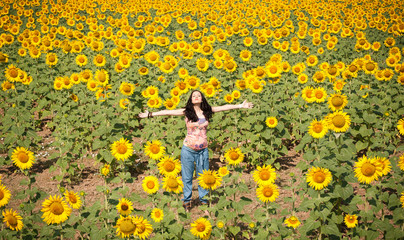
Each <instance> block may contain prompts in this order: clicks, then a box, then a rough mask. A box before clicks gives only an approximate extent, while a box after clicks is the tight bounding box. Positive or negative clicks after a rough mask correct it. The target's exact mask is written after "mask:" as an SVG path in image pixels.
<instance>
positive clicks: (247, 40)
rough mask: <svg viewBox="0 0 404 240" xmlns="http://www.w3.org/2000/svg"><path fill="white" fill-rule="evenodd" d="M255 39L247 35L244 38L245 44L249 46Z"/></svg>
mask: <svg viewBox="0 0 404 240" xmlns="http://www.w3.org/2000/svg"><path fill="white" fill-rule="evenodd" d="M253 42H254V40H253V39H252V38H251V37H246V38H244V40H243V43H244V46H246V47H249V46H251V45H252V44H253Z"/></svg>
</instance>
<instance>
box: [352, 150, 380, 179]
mask: <svg viewBox="0 0 404 240" xmlns="http://www.w3.org/2000/svg"><path fill="white" fill-rule="evenodd" d="M382 170H383V169H382V164H381V163H380V162H379V161H377V160H376V158H368V157H366V156H363V157H362V158H359V159H358V161H357V162H356V163H355V177H357V178H358V180H359V182H361V183H366V184H369V183H371V182H373V181H374V180H378V179H379V177H380V176H382V174H383V173H382Z"/></svg>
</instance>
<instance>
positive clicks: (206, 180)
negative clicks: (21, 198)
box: [198, 170, 222, 190]
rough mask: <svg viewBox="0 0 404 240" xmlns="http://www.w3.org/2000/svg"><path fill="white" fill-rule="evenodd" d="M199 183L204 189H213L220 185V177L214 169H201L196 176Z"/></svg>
mask: <svg viewBox="0 0 404 240" xmlns="http://www.w3.org/2000/svg"><path fill="white" fill-rule="evenodd" d="M198 181H199V185H200V186H201V187H203V188H204V189H211V190H215V189H216V188H217V187H219V186H220V184H221V182H222V178H221V177H220V176H219V175H218V174H217V172H216V171H214V170H203V173H202V174H200V175H199V177H198Z"/></svg>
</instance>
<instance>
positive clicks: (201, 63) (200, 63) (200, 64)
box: [198, 61, 206, 68]
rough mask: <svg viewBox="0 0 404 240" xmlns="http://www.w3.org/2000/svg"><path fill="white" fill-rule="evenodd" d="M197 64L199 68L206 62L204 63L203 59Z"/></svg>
mask: <svg viewBox="0 0 404 240" xmlns="http://www.w3.org/2000/svg"><path fill="white" fill-rule="evenodd" d="M198 66H199V67H200V68H204V67H205V66H206V64H205V62H204V61H201V62H199V63H198Z"/></svg>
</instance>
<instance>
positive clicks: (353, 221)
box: [344, 214, 358, 228]
mask: <svg viewBox="0 0 404 240" xmlns="http://www.w3.org/2000/svg"><path fill="white" fill-rule="evenodd" d="M344 223H345V225H346V226H347V227H348V228H354V227H356V225H357V224H358V217H357V216H356V215H355V214H353V215H349V214H347V215H345V217H344Z"/></svg>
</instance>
